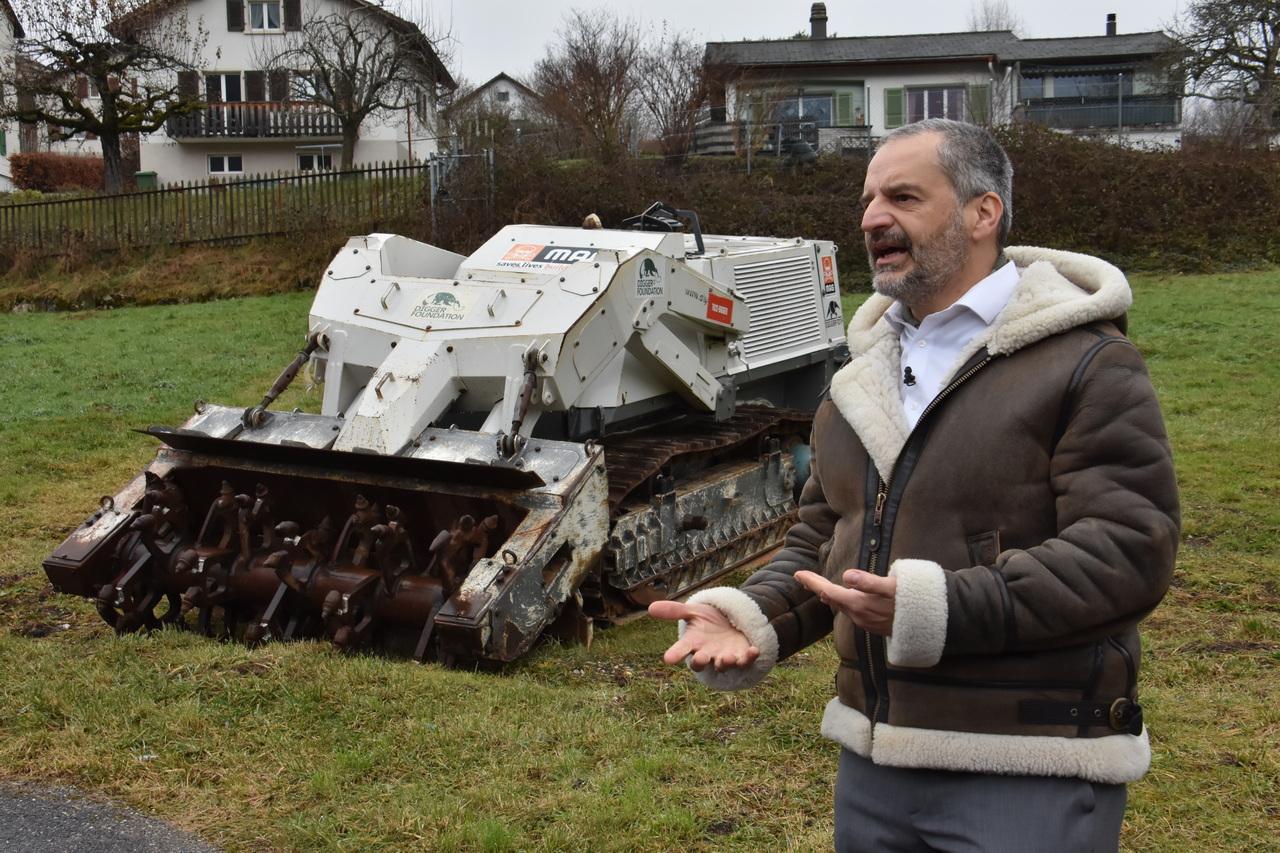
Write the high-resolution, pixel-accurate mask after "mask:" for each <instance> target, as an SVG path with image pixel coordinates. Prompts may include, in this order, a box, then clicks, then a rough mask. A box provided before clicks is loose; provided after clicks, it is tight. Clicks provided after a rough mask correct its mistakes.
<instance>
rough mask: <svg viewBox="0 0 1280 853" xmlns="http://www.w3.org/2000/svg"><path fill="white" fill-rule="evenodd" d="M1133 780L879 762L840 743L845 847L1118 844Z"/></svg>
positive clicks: (999, 851)
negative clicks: (1120, 781) (917, 767)
mask: <svg viewBox="0 0 1280 853" xmlns="http://www.w3.org/2000/svg"><path fill="white" fill-rule="evenodd" d="M1127 797H1128V790H1127V789H1126V788H1125V786H1124V785H1100V784H1096V783H1093V782H1086V781H1084V780H1082V779H1059V778H1052V777H1039V776H988V775H985V774H982V773H955V772H952V771H948V770H914V769H908V768H902V767H881V766H879V765H876V764H873V763H871V761H869V760H868V759H866V758H861V757H859V756H858V755H855V754H854V753H852V752H850V751H849V750H847V749H844V750H841V751H840V772H839V774H838V775H837V776H836V796H835V799H836V837H835V848H836V851H837V853H855V851H867V852H868V853H873V851H874V853H890V851H919V852H920V853H925V851H934V850H942V851H948V853H959V851H966V853H968V851H973V853H976V851H992V853H1004V851H1008V853H1014V851H1017V852H1018V853H1022V851H1035V853H1058V851H1061V853H1081V852H1082V851H1098V853H1102V851H1115V850H1116V849H1117V847H1118V846H1119V843H1120V824H1121V822H1122V821H1123V820H1124V806H1125V800H1126V799H1127Z"/></svg>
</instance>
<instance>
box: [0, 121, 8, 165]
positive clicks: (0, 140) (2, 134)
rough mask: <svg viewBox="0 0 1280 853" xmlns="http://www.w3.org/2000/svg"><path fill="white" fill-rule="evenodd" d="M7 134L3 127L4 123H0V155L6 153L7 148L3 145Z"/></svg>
mask: <svg viewBox="0 0 1280 853" xmlns="http://www.w3.org/2000/svg"><path fill="white" fill-rule="evenodd" d="M8 135H9V134H8V133H7V132H6V131H5V129H4V125H2V124H0V157H5V156H7V155H8V149H7V148H6V147H5V142H6V141H7V138H8Z"/></svg>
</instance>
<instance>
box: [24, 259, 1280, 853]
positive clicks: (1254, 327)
mask: <svg viewBox="0 0 1280 853" xmlns="http://www.w3.org/2000/svg"><path fill="white" fill-rule="evenodd" d="M1276 278H1277V274H1276V273H1274V272H1260V273H1245V274H1236V275H1219V276H1179V277H1142V278H1140V279H1138V281H1137V282H1136V288H1137V307H1136V308H1135V310H1134V312H1133V314H1132V316H1131V327H1130V331H1131V333H1132V335H1133V337H1134V338H1135V340H1136V341H1137V342H1138V344H1139V345H1140V346H1141V347H1142V348H1143V349H1144V351H1146V352H1147V353H1148V356H1149V361H1150V365H1151V370H1152V374H1153V377H1154V379H1155V382H1156V385H1157V388H1158V389H1159V391H1160V393H1161V397H1162V401H1163V405H1164V408H1165V412H1166V416H1167V418H1168V423H1169V428H1170V432H1171V436H1172V441H1173V445H1174V449H1175V453H1176V457H1177V465H1178V471H1179V477H1180V481H1181V486H1182V495H1183V511H1184V528H1185V534H1186V542H1185V544H1184V548H1183V550H1182V553H1181V555H1180V558H1179V565H1178V571H1177V575H1176V579H1175V584H1174V587H1173V589H1172V590H1171V591H1170V594H1169V596H1168V598H1167V599H1166V601H1165V603H1164V604H1163V605H1162V606H1161V607H1160V608H1159V609H1158V610H1157V611H1156V613H1155V614H1154V615H1153V616H1152V617H1151V619H1150V620H1149V621H1148V622H1147V625H1146V632H1145V633H1146V643H1147V655H1146V660H1145V662H1144V685H1143V703H1144V705H1145V706H1146V710H1147V719H1148V722H1149V725H1150V728H1151V732H1152V739H1153V750H1154V760H1153V766H1152V771H1151V773H1150V774H1149V775H1148V776H1147V778H1146V779H1145V780H1144V781H1143V782H1141V783H1139V784H1137V785H1134V786H1133V787H1132V789H1131V795H1130V808H1129V812H1128V817H1127V822H1126V826H1125V831H1124V838H1123V841H1124V846H1125V848H1126V849H1129V850H1153V851H1154V850H1190V849H1258V850H1262V849H1266V848H1268V846H1269V845H1271V844H1272V843H1273V839H1274V837H1275V835H1276V833H1277V832H1278V831H1280V808H1278V807H1277V803H1280V754H1278V752H1277V744H1278V743H1280V707H1277V702H1276V701H1275V693H1276V688H1275V684H1276V683H1277V677H1278V676H1280V501H1278V500H1277V498H1280V494H1278V491H1280V484H1278V483H1277V473H1276V472H1277V463H1276V460H1277V459H1280V423H1277V419H1278V417H1280V416H1278V414H1277V412H1278V411H1280V359H1277V358H1276V356H1275V349H1276V344H1277V334H1276V332H1275V331H1274V330H1273V326H1272V324H1271V318H1274V317H1275V316H1280V289H1277V287H1276ZM307 304H308V297H307V296H306V295H305V294H288V295H284V296H275V297H266V298H254V299H244V300H228V301H223V302H219V303H208V304H198V305H184V306H159V307H150V308H130V309H121V310H117V311H110V312H94V313H82V314H29V315H21V316H18V315H8V316H0V371H3V375H4V376H5V377H6V380H5V381H4V382H3V383H0V529H2V530H4V531H5V535H4V540H3V545H4V547H3V549H0V775H2V776H9V777H18V778H28V779H41V780H56V781H58V782H63V783H71V784H76V785H79V786H81V787H83V788H86V789H88V790H91V791H95V792H99V793H102V794H105V795H110V796H113V797H117V798H119V799H120V800H122V801H124V802H127V803H129V804H131V805H134V806H136V807H138V808H141V809H142V810H144V811H147V812H149V813H152V814H155V815H158V816H160V817H163V818H166V819H169V820H172V821H174V822H176V823H178V824H179V825H181V826H183V827H185V828H188V829H191V830H193V831H195V832H196V833H197V834H199V835H201V836H202V837H204V838H207V839H209V840H210V841H212V842H214V843H217V844H219V845H222V846H225V847H226V848H227V849H229V850H250V849H254V850H256V849H263V848H270V849H299V850H312V849H328V850H348V849H349V850H356V849H359V850H364V849H385V850H398V849H442V850H454V849H456V850H559V849H599V850H618V851H626V850H671V849H706V850H766V849H767V850H773V849H779V848H790V849H797V850H825V849H830V833H831V821H830V805H829V803H830V787H831V782H832V778H833V774H834V768H835V758H836V752H835V748H834V747H833V745H831V744H830V743H828V742H826V741H824V740H822V739H821V738H820V737H819V735H818V722H819V719H820V714H821V709H822V705H823V703H824V702H825V701H826V699H827V698H829V696H830V689H831V673H832V670H833V667H834V657H833V654H832V651H831V649H830V646H829V644H828V643H821V644H819V645H817V646H815V647H813V648H811V649H809V650H808V651H806V652H805V653H803V654H802V655H801V656H798V657H797V658H795V659H793V660H791V661H787V662H785V663H784V664H783V665H782V666H780V667H779V669H778V670H777V671H776V672H775V673H774V674H773V675H772V676H771V677H770V678H769V679H768V681H767V682H766V683H765V684H764V685H762V686H761V687H759V688H757V689H755V690H753V691H750V692H748V693H745V694H713V693H709V692H707V691H705V690H703V689H701V688H700V687H698V686H697V685H696V684H695V683H693V682H692V680H691V679H690V678H689V677H688V676H687V675H686V674H685V673H682V672H679V671H673V670H669V669H667V668H665V667H663V666H662V665H661V663H660V662H659V661H658V656H659V654H660V653H661V650H662V649H663V648H664V647H665V645H666V644H667V642H668V641H669V639H670V630H669V629H668V627H667V626H665V625H657V624H654V623H652V622H650V621H648V620H641V621H639V622H636V623H633V624H631V625H629V626H626V627H623V628H619V629H614V630H610V631H606V632H603V633H602V634H597V641H596V643H595V644H594V645H593V646H592V647H591V648H590V649H584V648H581V647H560V646H555V645H547V646H542V647H540V648H539V649H537V650H536V651H535V652H534V653H533V654H532V655H531V656H529V657H528V658H526V659H525V660H523V661H522V662H520V663H519V664H518V665H516V666H513V667H512V668H510V669H509V670H508V671H505V672H503V673H501V674H475V673H468V672H454V671H447V670H443V669H441V668H439V667H437V666H434V665H427V666H418V665H414V664H410V663H406V662H402V661H393V660H382V659H377V658H372V657H344V656H341V655H339V654H336V653H334V652H333V651H331V650H330V649H329V648H328V647H327V646H326V645H324V644H319V643H299V644H293V645H270V646H267V647H264V648H261V649H256V650H247V649H244V648H241V647H237V646H233V645H223V644H218V643H215V642H212V641H208V640H204V639H202V638H199V637H195V636H192V635H189V634H185V633H178V632H166V633H164V634H160V635H157V636H153V637H150V638H140V637H127V638H122V639H117V638H115V637H114V636H113V635H112V634H111V632H110V631H109V630H108V629H107V628H106V627H105V626H104V625H102V624H101V623H100V622H99V620H98V617H97V615H96V614H95V613H94V611H93V608H92V607H91V606H90V604H89V603H88V602H87V601H84V600H81V599H74V598H70V597H65V596H58V595H54V594H53V593H52V592H51V591H50V590H49V588H48V584H47V582H46V581H45V580H44V577H43V573H42V572H41V571H40V569H39V563H40V561H41V559H43V557H44V556H46V555H47V554H48V552H49V551H50V550H51V549H52V548H53V547H54V546H55V545H57V543H58V542H59V541H61V539H62V538H63V536H64V535H65V534H66V532H67V531H68V530H69V529H70V528H71V527H73V526H74V525H75V524H76V523H78V522H79V521H80V520H81V519H82V518H83V517H84V516H85V515H86V514H87V513H88V512H90V511H91V510H92V509H93V506H94V504H95V501H96V499H97V497H98V496H99V495H101V494H105V493H109V492H113V491H114V490H115V489H116V488H117V487H119V486H120V485H121V484H122V483H123V482H124V481H125V480H127V479H128V478H129V477H131V476H132V475H133V474H134V473H135V472H136V471H137V470H138V469H139V468H141V467H142V466H143V465H145V464H146V462H147V461H148V459H149V458H150V457H151V455H152V452H153V445H152V442H151V440H150V439H149V438H147V437H146V436H142V435H138V434H136V433H132V432H130V431H129V430H130V429H131V428H134V427H140V426H145V425H147V424H149V423H167V424H175V423H177V422H180V421H181V420H182V419H184V418H185V417H186V413H187V412H189V411H190V406H191V403H192V401H193V400H195V399H196V398H198V397H204V398H208V399H211V400H218V401H220V402H228V403H234V404H238V405H247V404H249V403H252V402H256V400H257V398H258V397H259V396H260V395H261V393H262V390H263V389H264V388H265V387H266V386H267V385H268V384H269V383H270V381H271V380H272V378H273V377H274V375H275V373H276V372H277V371H278V370H279V369H280V367H281V366H283V365H284V364H285V363H286V362H287V361H288V359H289V358H290V357H291V355H292V353H293V352H294V351H295V350H296V349H297V346H298V344H299V342H300V340H301V337H302V334H303V332H304V330H305V315H306V310H307ZM301 381H302V380H299V382H300V383H301ZM315 393H316V392H312V393H311V394H310V395H308V394H307V393H306V392H305V390H299V391H297V392H293V394H294V396H293V398H292V399H291V400H290V401H288V402H287V403H286V405H294V404H298V403H302V404H307V403H314V401H315ZM64 625H65V626H67V627H65V628H63V627H62V626H64ZM35 635H42V636H35Z"/></svg>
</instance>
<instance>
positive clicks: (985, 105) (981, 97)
mask: <svg viewBox="0 0 1280 853" xmlns="http://www.w3.org/2000/svg"><path fill="white" fill-rule="evenodd" d="M966 107H967V109H968V113H969V121H970V122H971V123H972V124H990V123H991V84H989V83H979V84H978V85H976V86H970V87H969V94H968V100H967V103H966Z"/></svg>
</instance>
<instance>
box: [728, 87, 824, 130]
mask: <svg viewBox="0 0 1280 853" xmlns="http://www.w3.org/2000/svg"><path fill="white" fill-rule="evenodd" d="M766 99H767V100H766ZM762 104H764V106H763V108H762ZM833 110H834V98H833V96H832V94H831V93H830V92H802V93H800V94H796V95H788V96H782V97H777V96H774V97H770V96H768V95H764V94H759V93H752V94H748V95H747V96H746V111H745V114H746V117H747V120H748V121H763V122H765V123H769V122H792V121H803V122H812V123H813V124H814V125H816V126H817V127H831V126H832V118H833Z"/></svg>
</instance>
